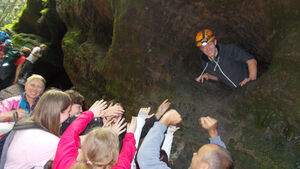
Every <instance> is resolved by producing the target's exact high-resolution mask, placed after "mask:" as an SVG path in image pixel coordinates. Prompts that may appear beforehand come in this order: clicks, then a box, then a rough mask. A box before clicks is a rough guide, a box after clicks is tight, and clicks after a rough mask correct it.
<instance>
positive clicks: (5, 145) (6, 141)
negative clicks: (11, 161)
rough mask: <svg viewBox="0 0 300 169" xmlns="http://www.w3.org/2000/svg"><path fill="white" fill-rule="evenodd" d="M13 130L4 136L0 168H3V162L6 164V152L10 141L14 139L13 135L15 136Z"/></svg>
mask: <svg viewBox="0 0 300 169" xmlns="http://www.w3.org/2000/svg"><path fill="white" fill-rule="evenodd" d="M15 132H16V131H15V130H11V131H10V132H9V133H8V134H7V135H6V136H5V138H3V139H5V141H4V144H3V148H2V152H1V160H0V168H4V165H5V162H6V156H7V150H8V147H9V145H10V143H11V141H12V139H13V138H14V134H15Z"/></svg>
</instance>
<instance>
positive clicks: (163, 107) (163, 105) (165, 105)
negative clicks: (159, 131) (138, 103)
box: [155, 99, 171, 120]
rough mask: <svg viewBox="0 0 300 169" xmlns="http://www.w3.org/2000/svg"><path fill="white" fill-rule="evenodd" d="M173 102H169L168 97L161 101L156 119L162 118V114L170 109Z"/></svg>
mask: <svg viewBox="0 0 300 169" xmlns="http://www.w3.org/2000/svg"><path fill="white" fill-rule="evenodd" d="M170 105H171V103H170V102H168V99H166V100H165V101H163V102H162V103H161V105H159V107H158V108H157V111H156V113H155V117H156V119H158V120H159V119H160V118H161V116H162V115H163V114H164V113H165V112H166V111H167V110H168V109H169V107H170Z"/></svg>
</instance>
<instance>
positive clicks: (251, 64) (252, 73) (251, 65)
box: [240, 59, 257, 86]
mask: <svg viewBox="0 0 300 169" xmlns="http://www.w3.org/2000/svg"><path fill="white" fill-rule="evenodd" d="M247 65H248V71H249V77H248V78H246V79H244V80H243V81H242V82H241V83H240V86H244V85H245V84H246V83H248V82H250V81H251V80H256V76H257V62H256V60H255V59H249V60H248V61H247Z"/></svg>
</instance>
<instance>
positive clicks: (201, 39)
mask: <svg viewBox="0 0 300 169" xmlns="http://www.w3.org/2000/svg"><path fill="white" fill-rule="evenodd" d="M214 39H215V35H214V33H213V32H212V31H211V30H210V29H204V30H201V31H200V32H198V33H197V35H196V39H195V41H196V46H198V47H200V46H205V45H206V44H207V43H208V42H210V41H212V40H214Z"/></svg>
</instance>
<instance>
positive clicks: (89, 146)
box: [53, 100, 136, 169]
mask: <svg viewBox="0 0 300 169" xmlns="http://www.w3.org/2000/svg"><path fill="white" fill-rule="evenodd" d="M106 106H107V105H106V102H104V101H103V100H101V101H97V102H95V103H94V104H93V106H92V107H91V108H90V109H89V111H86V112H83V113H81V114H80V116H79V117H78V118H77V119H76V120H75V121H74V122H73V123H72V124H71V125H70V126H69V127H68V128H67V130H66V131H65V132H64V134H63V135H62V137H61V139H60V142H59V144H58V148H57V151H56V156H55V160H54V163H53V168H54V169H55V168H64V169H65V168H103V169H104V168H105V169H106V168H112V166H113V165H115V164H116V163H117V160H118V163H117V165H116V166H122V165H123V164H121V163H124V164H126V161H130V154H133V155H134V153H135V151H136V148H135V146H134V144H135V140H134V137H133V134H132V132H134V131H132V130H135V127H134V125H136V123H135V121H133V122H132V123H131V125H130V126H129V129H128V132H127V134H126V136H125V138H124V140H123V141H124V145H123V148H122V151H121V154H120V156H119V158H118V155H119V141H118V134H119V133H121V132H122V130H123V128H124V127H125V126H124V124H122V122H123V121H122V120H121V119H119V120H118V121H117V122H116V123H115V124H114V125H113V126H112V127H109V128H98V129H94V130H92V131H91V132H89V133H88V135H87V136H86V138H85V140H84V142H83V144H82V146H81V155H80V156H79V153H78V150H79V148H80V138H79V134H80V133H81V132H82V131H83V130H84V129H85V127H86V126H87V124H88V123H89V122H90V121H91V120H92V119H93V117H94V116H95V117H100V116H101V117H105V116H106V113H105V111H103V110H104V109H105V108H106ZM109 116H111V114H109ZM123 150H124V152H125V153H122V152H123ZM123 154H125V155H123ZM128 154H129V155H128ZM133 155H131V156H132V158H131V160H132V159H133ZM126 157H127V158H126ZM130 162H131V161H130ZM130 162H129V165H128V166H129V167H130ZM119 163H120V164H119ZM113 168H115V167H113Z"/></svg>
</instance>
